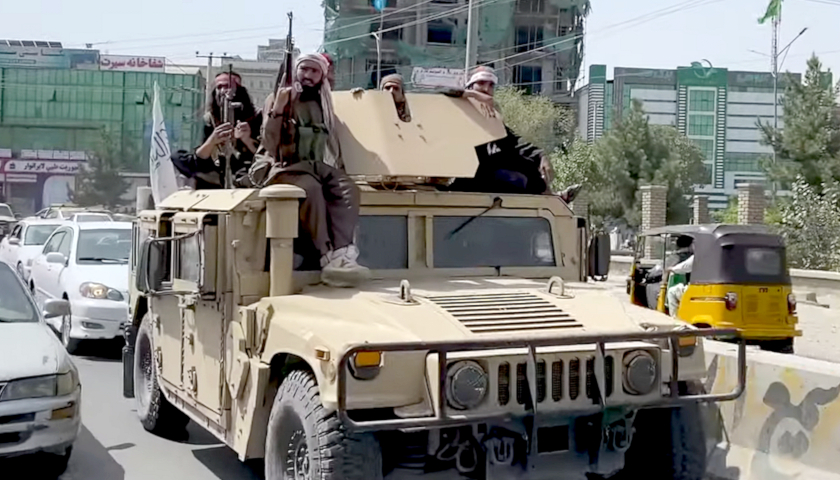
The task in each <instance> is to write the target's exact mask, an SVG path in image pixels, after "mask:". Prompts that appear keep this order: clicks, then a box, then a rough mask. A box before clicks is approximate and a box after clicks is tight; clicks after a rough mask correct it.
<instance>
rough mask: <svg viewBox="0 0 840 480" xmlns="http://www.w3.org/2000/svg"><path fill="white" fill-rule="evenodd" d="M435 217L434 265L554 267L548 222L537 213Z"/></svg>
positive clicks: (448, 266) (462, 266)
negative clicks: (460, 228)
mask: <svg viewBox="0 0 840 480" xmlns="http://www.w3.org/2000/svg"><path fill="white" fill-rule="evenodd" d="M469 218H470V217H435V219H434V262H435V268H475V267H553V266H556V259H555V257H554V242H553V241H552V237H551V224H550V223H549V222H548V220H546V219H545V218H537V217H478V218H475V219H474V220H473V221H472V222H470V224H469V225H467V226H466V227H464V228H463V229H462V230H460V231H458V232H457V233H455V234H454V235H453V234H452V232H453V231H454V230H456V229H457V228H458V227H460V226H461V225H462V224H463V223H464V222H465V221H467V220H469Z"/></svg>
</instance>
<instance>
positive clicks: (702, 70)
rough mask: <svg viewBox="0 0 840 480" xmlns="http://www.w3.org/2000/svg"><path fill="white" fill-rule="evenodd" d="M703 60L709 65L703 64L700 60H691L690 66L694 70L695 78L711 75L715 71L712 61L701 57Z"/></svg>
mask: <svg viewBox="0 0 840 480" xmlns="http://www.w3.org/2000/svg"><path fill="white" fill-rule="evenodd" d="M703 62H706V63H707V64H708V65H709V66H708V67H706V66H704V65H703V64H702V63H701V62H691V68H692V69H693V70H694V75H695V76H697V78H702V79H706V78H709V77H711V76H712V74H713V73H715V68H714V67H713V66H712V62H710V61H708V60H706V59H705V58H704V59H703Z"/></svg>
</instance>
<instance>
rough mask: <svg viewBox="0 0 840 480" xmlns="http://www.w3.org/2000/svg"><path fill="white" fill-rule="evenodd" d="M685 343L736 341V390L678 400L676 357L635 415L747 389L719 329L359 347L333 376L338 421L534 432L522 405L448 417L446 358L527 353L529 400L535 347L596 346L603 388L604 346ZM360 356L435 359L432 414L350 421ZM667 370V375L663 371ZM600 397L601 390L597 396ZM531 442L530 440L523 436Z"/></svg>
mask: <svg viewBox="0 0 840 480" xmlns="http://www.w3.org/2000/svg"><path fill="white" fill-rule="evenodd" d="M686 337H716V338H726V337H736V338H739V350H738V377H737V378H738V382H737V385H736V386H735V388H734V389H733V390H732V391H731V392H729V393H724V394H698V395H680V389H679V379H680V378H681V376H680V367H679V364H680V356H679V355H668V356H667V357H668V358H670V362H668V363H669V364H665V363H663V364H662V366H661V367H660V371H661V377H662V378H668V379H669V381H668V387H669V388H668V389H667V390H668V391H667V394H665V393H663V394H662V395H661V396H660V395H657V396H655V397H654V398H650V399H647V400H645V401H643V402H637V403H634V404H633V405H632V408H634V409H641V408H664V407H678V406H683V405H687V404H691V403H696V402H721V401H730V400H735V399H737V398H738V397H740V396H741V394H742V393H743V392H744V390H745V388H746V379H747V356H746V342H745V341H744V340H743V339H740V336H739V332H738V331H737V330H724V329H686V330H672V331H659V332H650V331H647V332H640V331H635V332H628V333H621V334H592V333H584V334H576V335H564V336H561V337H556V338H550V337H549V338H530V339H528V338H525V339H509V340H470V341H460V342H428V343H390V344H388V343H383V344H363V345H357V346H354V347H351V348H349V349H348V350H346V351H345V353H344V354H343V355H342V356H341V357H340V358H339V362H338V372H337V376H338V379H337V397H338V407H337V410H338V416H339V419H340V420H341V421H342V422H343V423H344V424H345V425H346V426H347V427H348V428H350V429H353V430H356V431H378V430H400V429H417V428H441V427H455V426H462V425H469V424H475V423H479V422H490V421H492V422H496V421H501V422H505V421H512V420H517V418H511V417H519V418H518V419H519V420H521V419H522V418H525V419H530V420H529V421H528V422H527V423H528V424H529V425H531V426H532V428H533V427H536V426H537V425H540V424H541V423H540V420H539V418H538V417H539V415H538V411H537V410H538V405H539V402H534V401H526V405H527V407H526V412H525V414H524V415H512V414H511V413H510V412H504V413H488V414H486V415H480V416H475V415H469V416H468V417H467V416H465V415H463V412H458V411H453V410H452V409H451V408H450V407H449V405H448V403H447V398H446V395H445V394H444V393H440V392H446V382H447V375H448V366H449V360H448V354H450V353H452V354H455V353H461V352H477V351H488V350H494V349H526V348H527V349H528V360H527V366H526V368H525V372H524V376H525V378H527V383H526V385H527V386H526V390H528V394H529V397H530V398H531V399H536V398H538V392H537V363H538V362H537V351H536V349H537V348H539V347H559V346H571V345H595V352H596V353H595V356H596V359H595V365H597V367H596V368H595V371H594V376H595V382H596V383H597V384H598V385H604V381H605V380H604V379H605V378H607V375H608V374H607V368H606V364H605V362H604V357H605V353H604V352H605V351H606V348H605V345H606V344H614V343H622V342H657V341H662V340H665V341H667V342H668V345H670V351H671V352H676V351H679V348H680V347H679V340H680V338H686ZM361 351H379V352H412V351H413V352H417V351H425V352H427V354H436V355H437V372H438V378H437V379H429V381H430V382H434V384H431V385H430V387H431V388H430V390H431V391H432V392H435V393H434V394H432V397H433V398H432V399H431V400H432V403H433V405H432V412H431V414H430V415H426V416H419V417H414V418H398V419H383V420H359V419H354V418H352V417H351V415H350V410H348V408H347V388H348V378H347V376H348V373H349V370H350V369H349V368H348V365H349V362H350V361H351V360H352V358H353V357H354V355H355V354H356V353H358V352H361ZM666 369H667V370H666ZM601 391H603V390H601ZM624 406H625V405H623V404H614V403H611V402H610V401H609V399H608V398H606V397H605V396H604V395H603V394H599V395H598V398H597V400H596V401H595V402H594V403H593V404H591V405H587V406H585V407H582V408H575V410H574V411H568V412H564V413H566V414H568V415H572V416H585V415H591V414H596V413H603V412H605V411H606V410H607V409H611V408H620V407H624ZM528 436H529V437H530V435H528Z"/></svg>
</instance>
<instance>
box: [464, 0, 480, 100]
mask: <svg viewBox="0 0 840 480" xmlns="http://www.w3.org/2000/svg"><path fill="white" fill-rule="evenodd" d="M474 10H475V4H474V1H473V0H469V7H468V13H467V59H466V61H465V62H464V86H466V85H467V82H468V81H469V79H470V69H471V68H473V66H475V64H476V62H477V60H476V57H477V56H478V41H477V40H478V38H477V37H478V22H475V21H473V19H474V18H475V13H474Z"/></svg>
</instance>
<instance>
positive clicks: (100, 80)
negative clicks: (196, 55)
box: [0, 40, 204, 213]
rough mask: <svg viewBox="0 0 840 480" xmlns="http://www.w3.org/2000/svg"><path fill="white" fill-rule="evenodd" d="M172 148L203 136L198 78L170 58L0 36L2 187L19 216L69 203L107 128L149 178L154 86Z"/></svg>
mask: <svg viewBox="0 0 840 480" xmlns="http://www.w3.org/2000/svg"><path fill="white" fill-rule="evenodd" d="M155 82H157V83H158V84H159V85H160V88H161V104H162V107H163V113H164V117H165V120H166V127H167V133H168V135H169V143H170V147H171V148H172V150H176V149H179V148H185V149H186V148H191V147H194V146H195V145H196V143H197V142H198V138H199V135H200V126H201V123H200V122H201V115H202V113H203V112H202V108H201V105H202V98H203V93H204V92H203V84H202V79H201V77H199V76H197V75H190V74H185V73H167V71H166V65H165V59H163V58H157V57H126V56H116V55H104V54H100V53H99V52H98V51H96V50H73V49H64V48H62V46H61V44H60V43H57V42H20V41H5V40H4V41H0V192H2V193H3V196H4V197H5V199H6V200H7V201H8V202H10V203H11V204H12V205H13V207H15V208H16V209H17V210H18V211H20V212H21V213H28V212H33V211H35V210H37V209H40V208H42V207H43V206H44V205H46V204H51V203H56V202H61V201H66V200H67V198H68V191H69V190H72V189H73V188H74V185H75V181H74V174H75V173H76V172H78V171H79V169H80V168H84V164H85V162H86V160H87V158H88V156H89V155H90V154H92V153H93V152H94V151H96V150H97V147H98V146H99V144H100V143H101V141H102V139H103V132H105V131H107V132H108V134H110V138H111V140H112V141H113V142H114V144H115V145H116V146H117V148H118V149H119V152H120V155H121V157H122V160H123V165H124V166H125V168H126V170H127V171H129V172H138V173H146V174H148V168H149V167H148V165H149V160H148V158H149V150H150V146H151V131H152V101H153V98H154V91H153V90H154V89H153V86H154V83H155Z"/></svg>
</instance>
